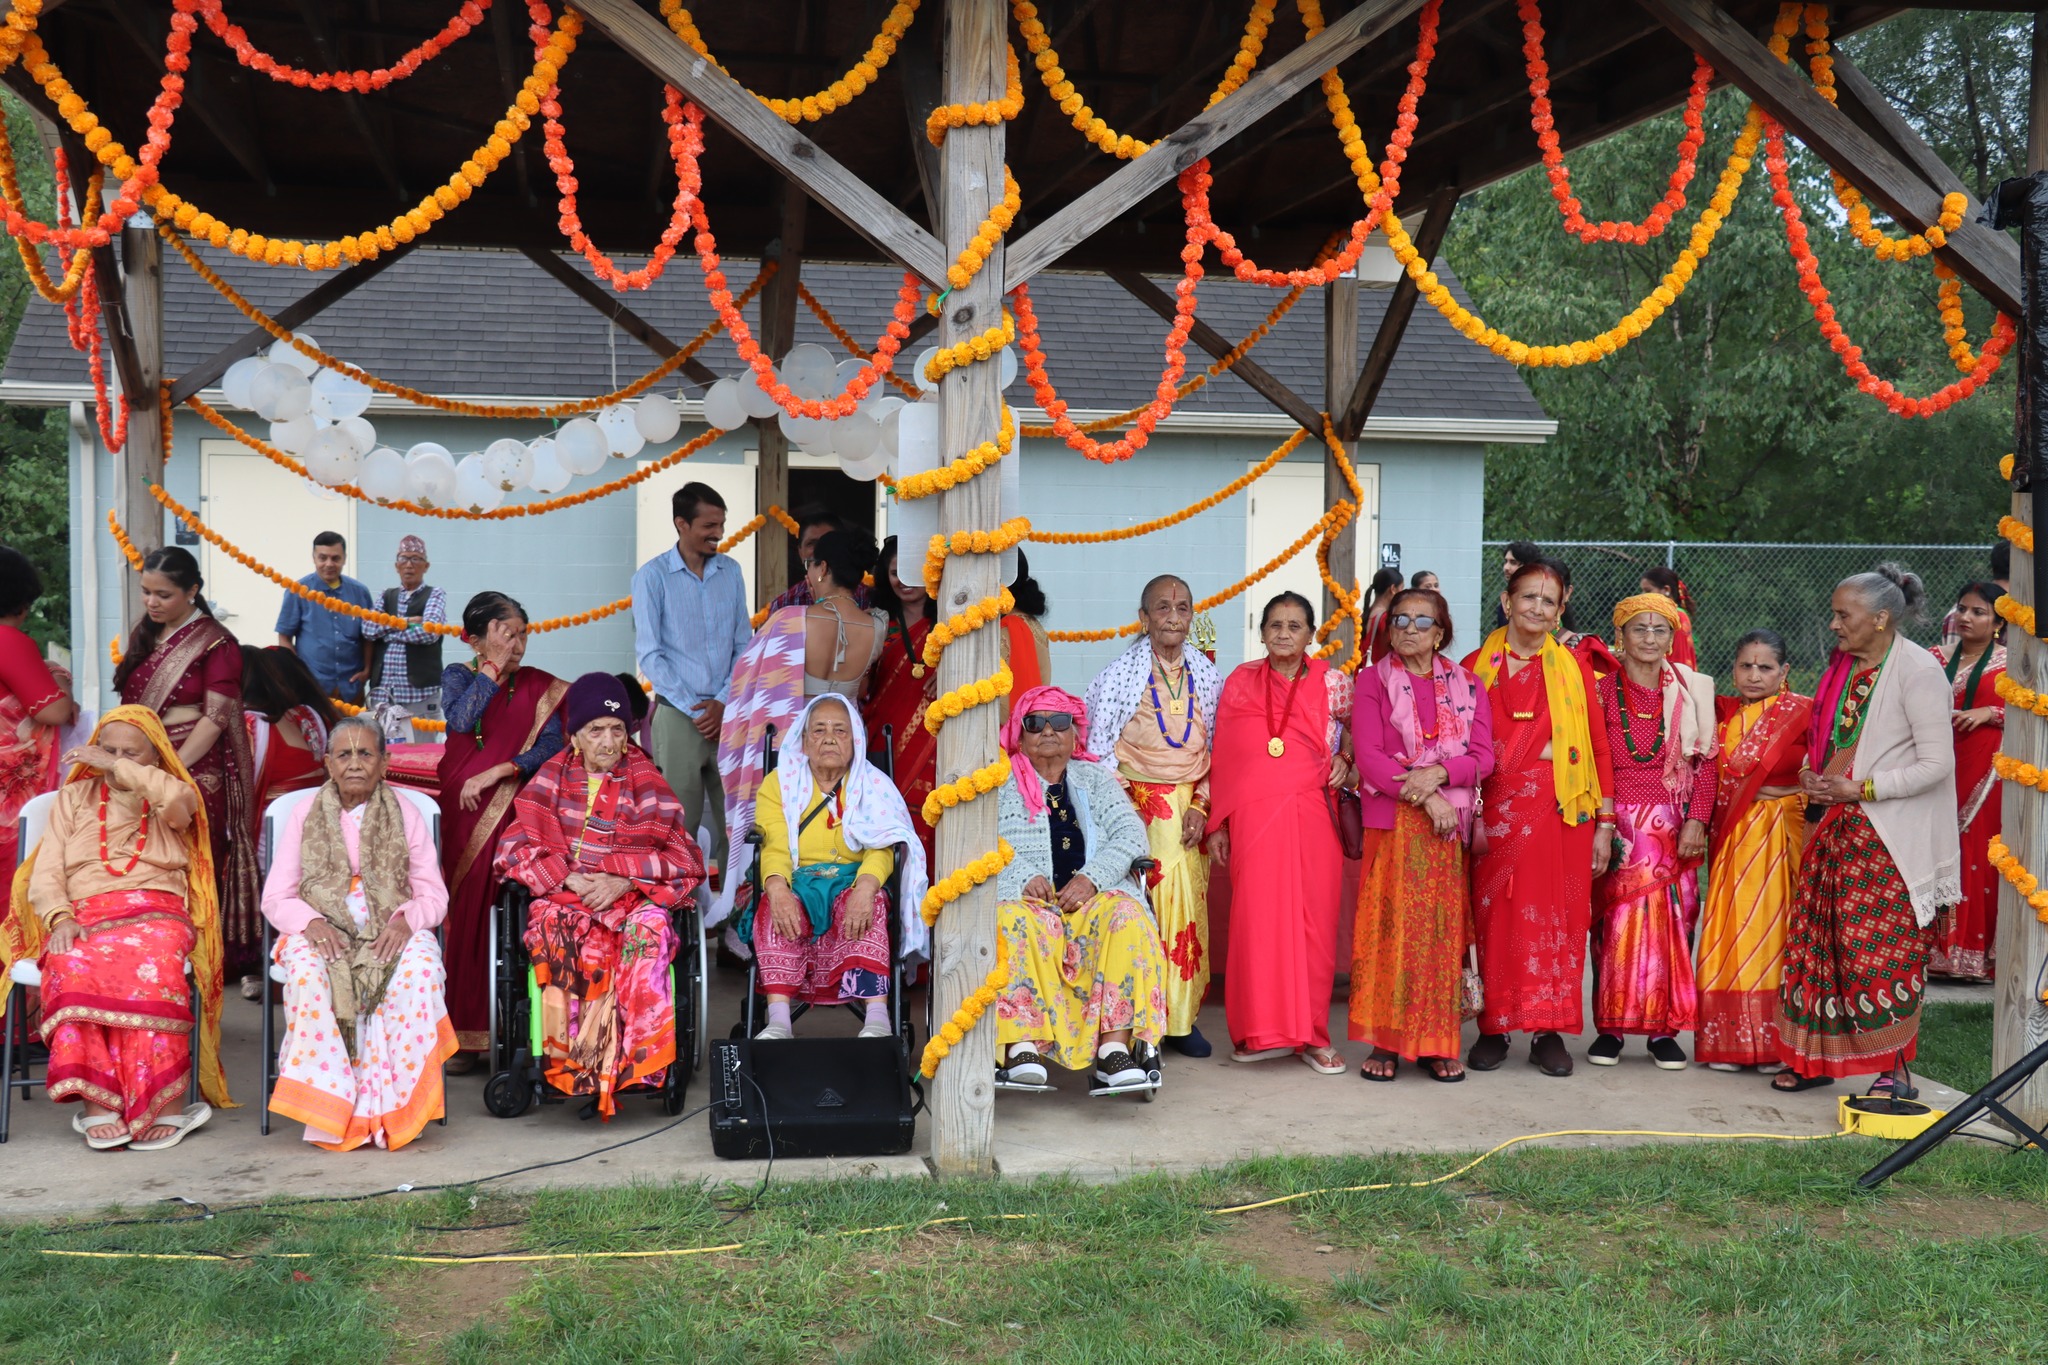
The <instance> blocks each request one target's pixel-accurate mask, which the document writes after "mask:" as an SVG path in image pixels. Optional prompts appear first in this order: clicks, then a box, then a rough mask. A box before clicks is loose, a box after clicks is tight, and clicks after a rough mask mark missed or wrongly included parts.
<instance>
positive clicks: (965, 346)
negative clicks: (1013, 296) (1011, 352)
mask: <svg viewBox="0 0 2048 1365" xmlns="http://www.w3.org/2000/svg"><path fill="white" fill-rule="evenodd" d="M1016 339H1017V319H1016V317H1015V316H1014V315H1012V313H1011V312H1010V310H1009V309H1007V308H1005V309H1004V310H1003V320H1002V322H1001V323H999V324H997V325H996V326H994V327H991V328H989V329H988V330H987V331H986V332H983V333H982V334H981V335H980V336H977V337H969V338H968V339H967V340H966V341H962V342H959V343H958V344H956V345H952V346H947V347H943V348H942V349H940V350H939V351H938V352H937V353H936V354H935V355H933V356H932V358H931V359H930V360H927V361H926V362H925V363H924V373H922V374H920V375H919V376H918V378H919V379H922V380H923V381H924V382H926V383H927V384H936V383H938V382H939V381H940V380H941V379H944V378H945V377H946V376H947V375H949V374H951V373H952V372H953V371H955V370H957V369H959V368H960V367H961V366H962V365H971V364H979V363H980V362H982V361H985V360H993V359H994V358H995V357H996V355H997V354H998V353H999V352H1001V350H1002V349H1003V347H1005V346H1007V345H1009V344H1010V343H1011V342H1013V341H1015V340H1016Z"/></svg>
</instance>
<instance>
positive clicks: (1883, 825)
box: [1850, 635, 1963, 928]
mask: <svg viewBox="0 0 2048 1365" xmlns="http://www.w3.org/2000/svg"><path fill="white" fill-rule="evenodd" d="M1950 704H1951V697H1950V692H1949V683H1948V678H1947V676H1946V675H1945V674H1944V673H1943V672H1942V670H1941V665H1940V664H1939V663H1937V662H1936V661H1935V658H1934V656H1933V655H1932V654H1929V653H1928V652H1927V651H1926V650H1924V649H1922V648H1921V647H1920V646H1919V645H1916V644H1914V643H1913V642H1912V641H1911V640H1908V639H1907V638H1906V637H1905V636H1903V635H1901V636H1898V637H1897V638H1895V639H1894V640H1893V641H1892V647H1891V652H1890V653H1889V654H1888V655H1886V656H1885V663H1884V671H1883V672H1882V673H1880V674H1879V675H1878V679H1877V687H1876V689H1875V690H1874V691H1873V692H1872V693H1871V695H1870V717H1869V719H1868V720H1866V721H1864V722H1863V734H1862V737H1861V739H1860V740H1859V741H1858V742H1857V745H1856V761H1855V763H1854V764H1853V765H1852V766H1851V769H1850V776H1852V777H1854V778H1856V779H1857V780H1858V781H1861V780H1863V779H1864V778H1869V779H1870V780H1871V783H1872V788H1873V790H1874V791H1875V792H1876V793H1877V800H1875V801H1872V802H1868V803H1866V804H1865V805H1864V807H1863V811H1864V814H1866V815H1868V816H1869V817H1870V823H1871V825H1872V826H1873V827H1874V828H1875V829H1876V830H1877V837H1878V838H1880V839H1882V840H1884V846H1885V851H1886V852H1888V853H1890V854H1891V855H1892V861H1893V862H1894V863H1896V864H1897V865H1898V869H1899V876H1901V877H1902V878H1904V879H1905V883H1906V890H1907V891H1908V892H1910V893H1911V894H1912V897H1913V918H1914V919H1916V920H1918V921H1919V923H1920V925H1921V927H1922V928H1925V927H1926V926H1927V925H1929V924H1932V923H1933V922H1934V917H1935V915H1936V913H1937V912H1939V911H1940V910H1941V909H1942V908H1944V907H1946V906H1950V905H1954V904H1956V903H1957V902H1959V901H1961V900H1962V898H1963V853H1962V843H1961V839H1960V838H1959V836H1958V834H1957V831H1956V751H1955V737H1954V734H1953V732H1952V731H1951V729H1950V726H1949V709H1950Z"/></svg>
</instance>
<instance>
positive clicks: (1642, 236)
mask: <svg viewBox="0 0 2048 1365" xmlns="http://www.w3.org/2000/svg"><path fill="white" fill-rule="evenodd" d="M1516 11H1517V12H1518V13H1519V14H1520V15H1521V19H1522V55H1523V57H1524V58H1525V59H1526V60H1527V62H1528V69H1529V121H1530V123H1531V125H1532V126H1534V128H1535V129H1536V145H1537V146H1538V147H1540V148H1541V149H1542V151H1543V173H1544V174H1545V175H1546V176H1548V177H1549V178H1550V193H1551V197H1552V198H1554V199H1556V200H1557V208H1558V212H1560V213H1562V214H1563V215H1564V226H1565V231H1567V232H1569V233H1571V234H1572V235H1573V236H1575V237H1577V238H1578V239H1579V240H1580V241H1582V242H1586V243H1588V244H1591V243H1594V242H1627V243H1628V244H1630V245H1631V246H1641V245H1643V244H1644V243H1645V242H1648V241H1649V240H1650V239H1651V238H1653V237H1655V236H1657V235H1658V234H1660V233H1662V232H1663V231H1664V229H1665V228H1666V227H1668V226H1669V225H1670V223H1671V216H1672V215H1673V214H1675V213H1677V212H1678V211H1679V210H1680V209H1682V208H1684V207H1685V187H1686V186H1687V185H1689V184H1691V183H1692V178H1693V174H1694V172H1695V170H1696V169H1697V167H1698V165H1699V155H1700V148H1701V146H1703V145H1704V144H1705V143H1706V140H1707V133H1706V129H1705V127H1704V126H1703V120H1704V115H1705V112H1706V107H1707V92H1708V91H1709V90H1710V89H1712V88H1713V84H1714V68H1713V66H1712V65H1711V64H1710V63H1709V62H1708V61H1707V59H1706V58H1705V57H1701V56H1699V55H1697V54H1695V55H1694V57H1693V73H1692V89H1691V91H1690V92H1689V93H1688V94H1687V96H1686V100H1685V113H1684V122H1685V134H1684V136H1682V137H1681V138H1679V140H1678V165H1677V167H1676V168H1674V169H1673V170H1672V172H1671V181H1670V184H1669V185H1668V186H1667V187H1666V188H1665V191H1664V197H1663V198H1662V199H1660V200H1658V201H1657V203H1656V205H1655V206H1654V207H1653V208H1651V210H1650V213H1649V216H1648V217H1646V218H1644V219H1643V221H1642V222H1640V223H1615V222H1606V221H1602V222H1599V223H1589V222H1587V221H1586V215H1585V212H1584V209H1585V206H1584V205H1583V204H1581V203H1580V202H1579V201H1578V199H1577V198H1576V197H1575V196H1574V195H1573V194H1572V173H1571V171H1570V169H1569V168H1568V167H1566V165H1565V162H1564V152H1563V151H1562V150H1560V149H1559V147H1558V143H1557V124H1556V120H1555V119H1554V118H1553V117H1552V116H1551V109H1550V66H1549V63H1547V62H1546V61H1544V59H1543V15H1542V12H1541V10H1539V9H1538V7H1537V3H1536V0H1518V2H1517V4H1516Z"/></svg>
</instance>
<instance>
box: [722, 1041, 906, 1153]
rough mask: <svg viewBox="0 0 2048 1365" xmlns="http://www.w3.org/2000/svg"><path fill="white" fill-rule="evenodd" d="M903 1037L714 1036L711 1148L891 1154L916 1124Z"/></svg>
mask: <svg viewBox="0 0 2048 1365" xmlns="http://www.w3.org/2000/svg"><path fill="white" fill-rule="evenodd" d="M909 1071H910V1066H909V1060H908V1058H907V1056H906V1055H905V1053H904V1050H903V1041H902V1039H900V1038H789V1039H777V1040H771V1041H768V1042H761V1041H758V1040H756V1039H752V1038H719V1039H715V1040H713V1042H712V1044H711V1075H710V1078H709V1079H710V1082H711V1096H710V1099H711V1150H712V1151H714V1152H716V1153H717V1154H718V1155H720V1156H722V1157H728V1158H736V1157H765V1156H767V1155H768V1148H769V1138H770V1135H771V1133H772V1134H773V1137H774V1145H775V1155H776V1156H778V1157H782V1156H895V1155H898V1154H899V1153H903V1152H907V1151H909V1150H910V1144H911V1139H912V1138H913V1136H914V1135H915V1133H916V1130H917V1120H916V1117H915V1116H914V1113H913V1111H912V1107H911V1099H910V1079H909Z"/></svg>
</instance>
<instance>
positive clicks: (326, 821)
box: [299, 782, 412, 1060]
mask: <svg viewBox="0 0 2048 1365" xmlns="http://www.w3.org/2000/svg"><path fill="white" fill-rule="evenodd" d="M356 852H357V861H358V862H360V863H361V864H362V872H361V875H362V879H363V900H364V902H365V903H366V904H367V905H368V906H369V908H370V917H369V920H368V922H367V923H366V924H364V926H363V927H362V928H361V929H358V928H356V921H355V916H353V915H351V914H350V913H349V912H348V894H349V887H350V885H351V884H352V883H353V881H354V879H355V877H356V875H357V873H356V869H355V868H354V867H352V866H351V865H350V863H349V857H348V844H347V842H346V841H345V840H344V839H343V837H342V832H341V793H340V791H339V790H338V789H337V788H336V787H335V785H334V784H333V783H332V782H329V783H328V784H327V785H326V786H324V787H322V788H321V789H320V794H319V795H318V796H316V797H314V798H313V808H312V809H311V810H309V811H307V812H306V825H305V830H304V833H303V834H302V835H301V836H300V843H299V868H300V871H299V898H300V899H301V900H303V901H305V902H306V904H308V905H310V906H312V907H313V908H314V909H315V910H318V911H319V912H320V915H321V918H323V919H325V920H326V921H327V922H328V923H329V924H331V925H333V926H334V927H335V928H336V929H339V930H340V931H341V933H342V936H343V937H344V938H345V939H347V940H348V941H349V943H350V945H351V946H350V951H349V953H348V955H347V956H345V957H343V958H341V959H339V960H338V961H334V962H330V963H328V964H327V981H328V985H329V986H330V987H331V988H332V990H333V993H334V1022H335V1024H336V1026H337V1027H339V1028H340V1029H341V1034H342V1038H343V1039H344V1041H345V1042H346V1043H347V1045H348V1055H349V1058H350V1060H354V1058H355V1055H356V1034H357V1026H358V1024H359V1022H360V1021H362V1020H366V1019H368V1018H370V1017H371V1016H372V1015H374V1014H375V1013H376V1012H377V1007H378V1006H379V1005H381V1004H383V1003H384V991H385V988H386V987H388V986H389V985H390V984H391V972H392V969H393V968H395V967H396V966H397V965H398V963H397V960H396V959H393V960H392V961H391V962H388V963H387V962H381V961H379V960H378V958H377V955H376V953H375V952H374V951H372V949H373V946H374V945H375V944H376V942H377V937H378V935H380V934H382V933H383V932H384V926H385V925H386V924H388V923H390V921H391V916H392V914H393V913H394V912H396V911H397V909H398V908H399V907H400V906H402V905H404V904H405V903H406V902H407V901H409V900H411V899H412V878H411V875H410V868H411V862H410V851H409V849H408V848H407V846H406V841H405V816H404V814H403V812H401V810H400V809H399V805H398V796H397V794H396V793H395V792H393V791H392V790H391V788H390V786H389V785H388V784H386V783H382V782H379V783H378V784H377V788H376V790H375V791H373V792H371V793H370V799H369V800H368V801H367V802H365V803H364V806H363V827H362V830H361V832H360V834H359V836H358V837H357V840H356Z"/></svg>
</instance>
